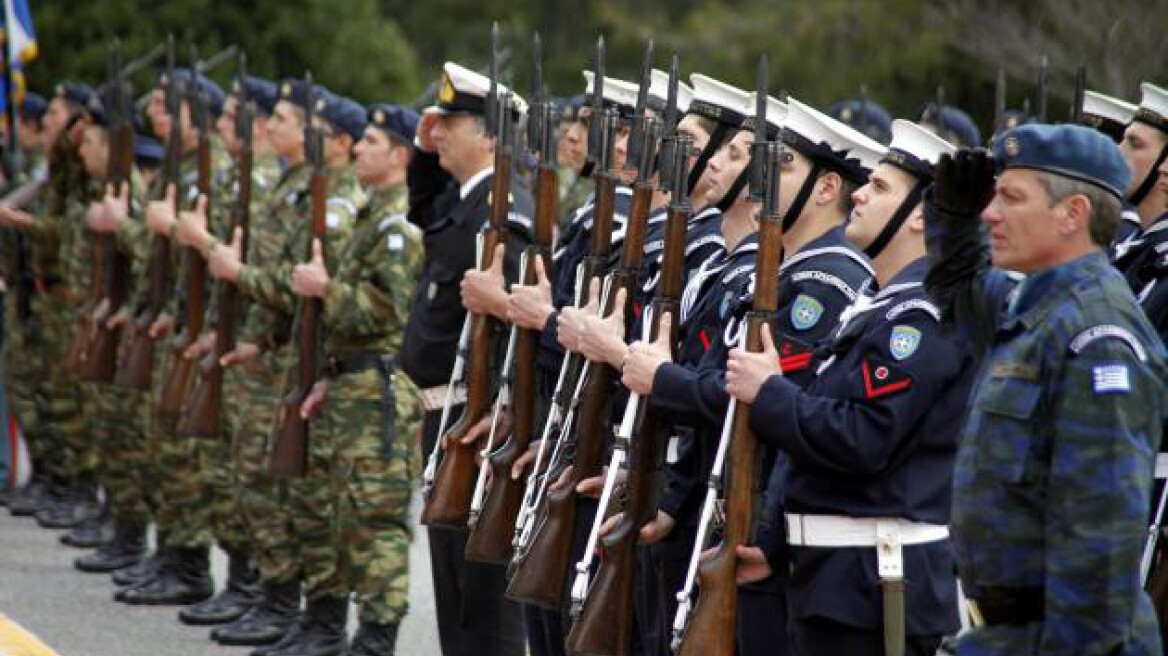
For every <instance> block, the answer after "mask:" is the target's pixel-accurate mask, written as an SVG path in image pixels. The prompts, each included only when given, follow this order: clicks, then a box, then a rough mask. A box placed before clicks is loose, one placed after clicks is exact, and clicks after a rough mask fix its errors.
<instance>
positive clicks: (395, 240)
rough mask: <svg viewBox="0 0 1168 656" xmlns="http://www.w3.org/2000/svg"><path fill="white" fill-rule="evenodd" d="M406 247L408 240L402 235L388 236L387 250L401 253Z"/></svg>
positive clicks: (386, 239) (386, 241)
mask: <svg viewBox="0 0 1168 656" xmlns="http://www.w3.org/2000/svg"><path fill="white" fill-rule="evenodd" d="M405 245H406V238H405V237H402V236H401V235H386V236H385V249H386V250H388V251H400V250H401V249H402V248H403V247H405Z"/></svg>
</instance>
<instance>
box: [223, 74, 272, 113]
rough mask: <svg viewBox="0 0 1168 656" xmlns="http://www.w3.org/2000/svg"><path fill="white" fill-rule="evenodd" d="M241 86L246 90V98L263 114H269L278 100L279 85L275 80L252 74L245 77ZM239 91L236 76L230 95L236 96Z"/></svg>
mask: <svg viewBox="0 0 1168 656" xmlns="http://www.w3.org/2000/svg"><path fill="white" fill-rule="evenodd" d="M243 86H244V90H245V91H247V98H248V100H250V101H251V102H253V103H255V106H256V107H257V108H259V110H260V111H261V112H262V113H263V114H264V115H266V116H271V115H272V110H274V109H275V108H276V102H277V101H279V100H280V87H278V86H276V83H275V82H269V81H268V80H265V79H263V78H262V77H255V76H254V75H248V76H247V77H245V78H244V79H243ZM239 91H240V89H239V79H238V78H236V79H235V81H234V82H232V85H231V95H233V96H236V97H238V96H239Z"/></svg>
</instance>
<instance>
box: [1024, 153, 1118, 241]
mask: <svg viewBox="0 0 1168 656" xmlns="http://www.w3.org/2000/svg"><path fill="white" fill-rule="evenodd" d="M1035 175H1036V177H1037V178H1038V182H1039V184H1041V185H1042V188H1043V189H1045V190H1046V196H1047V199H1048V200H1049V205H1050V206H1051V207H1053V206H1054V205H1056V204H1058V203H1061V202H1063V201H1064V200H1066V199H1068V198H1070V197H1071V196H1080V195H1081V196H1086V197H1087V201H1088V202H1089V203H1090V204H1091V218H1090V221H1089V222H1088V224H1087V232H1088V234H1090V236H1091V241H1092V242H1094V243H1095V244H1096V245H1097V246H1100V247H1102V248H1107V247H1108V246H1110V245H1111V242H1112V241H1114V240H1115V232H1116V230H1117V229H1118V228H1119V221H1120V218H1121V213H1122V212H1123V206H1122V205H1121V204H1120V202H1119V199H1118V198H1116V197H1115V195H1114V194H1112V193H1111V192H1109V191H1106V190H1104V189H1103V187H1100V186H1099V185H1095V184H1091V183H1090V182H1084V181H1082V180H1075V179H1074V178H1068V177H1066V176H1062V175H1058V174H1055V173H1049V172H1046V171H1035Z"/></svg>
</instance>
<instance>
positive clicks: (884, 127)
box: [827, 98, 892, 144]
mask: <svg viewBox="0 0 1168 656" xmlns="http://www.w3.org/2000/svg"><path fill="white" fill-rule="evenodd" d="M827 114H828V116H831V117H832V118H834V119H836V120H837V121H840V122H841V123H846V124H847V125H848V126H850V127H852V128H854V129H856V130H859V131H860V132H863V133H864V134H866V135H868V136H869V137H872V138H873V139H875V140H876V141H879V142H880V143H882V144H887V143H888V142H889V141H891V140H892V116H891V115H890V114H889V113H888V110H886V109H884V108H883V107H881V106H880V105H877V104H876V103H874V102H872V101H871V100H869V101H866V102H865V101H861V100H860V99H858V98H857V99H853V100H841V101H840V102H837V103H835V104H834V105H832V106H831V107H829V108H828V110H827Z"/></svg>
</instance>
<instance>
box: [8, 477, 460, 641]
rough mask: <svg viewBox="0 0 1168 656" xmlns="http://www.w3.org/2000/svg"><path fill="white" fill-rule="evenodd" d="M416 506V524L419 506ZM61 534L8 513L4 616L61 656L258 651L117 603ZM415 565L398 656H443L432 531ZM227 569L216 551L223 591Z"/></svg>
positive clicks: (421, 540) (160, 612)
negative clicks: (83, 568)
mask: <svg viewBox="0 0 1168 656" xmlns="http://www.w3.org/2000/svg"><path fill="white" fill-rule="evenodd" d="M414 505H415V513H414V516H415V517H416V516H417V506H418V504H417V500H416V499H415V504H414ZM60 534H61V532H59V531H49V530H45V529H42V528H40V527H38V526H37V524H36V522H35V521H34V520H32V519H19V518H15V517H12V516H11V515H9V514H8V512H7V509H6V508H0V614H4V615H7V616H8V617H9V618H11V619H12V620H14V621H15V622H16V623H18V624H19V625H21V626H22V627H24V628H25V629H27V630H28V631H31V632H32V633H33V634H35V635H36V636H37V637H38V638H40V639H41V640H42V641H43V642H45V643H46V644H47V645H48V646H49V647H51V648H52V649H54V650H55V651H56V652H57V653H58V654H60V656H242V655H243V654H247V653H248V651H249V650H250V649H249V648H244V647H222V646H219V645H218V644H217V643H215V642H212V641H211V640H210V639H209V638H208V637H207V633H208V631H207V629H205V628H199V627H189V626H186V625H184V624H181V623H180V622H179V621H178V619H177V616H176V613H177V609H176V608H174V607H161V608H149V607H141V606H126V605H124V604H120V603H117V602H115V601H113V598H112V596H111V595H112V593H113V590H114V587H113V584H112V583H111V582H110V580H109V577H108V576H104V575H97V574H83V573H81V572H79V571H77V570H75V569H73V566H72V561H73V558H75V557H76V556H77V555H78V554H79V553H82V552H81V551H80V550H77V549H72V548H70V547H66V546H64V545H62V544H60V543H59V542H58V541H57V538H58V536H59V535H60ZM410 565H411V573H410V613H409V616H408V617H407V618H406V620H405V623H404V625H403V626H402V630H401V634H400V636H399V638H398V651H397V653H398V654H399V655H400V656H431V655H435V654H439V653H440V652H439V649H438V635H437V625H436V622H435V616H434V597H433V590H432V587H431V584H430V567H429V566H430V561H429V556H428V554H427V546H426V536H425V532H424V531H418V532H417V533H416V534H415V537H414V542H413V545H412V547H411V551H410ZM226 567H227V563H226V558H225V556H224V555H223V553H222V552H220V551H218V550H216V551H215V552H214V557H213V568H214V575H215V581H216V583H218V584H219V585H220V586H221V585H222V584H223V581H224V580H225V579H226ZM355 615H356V612H355V610H353V609H351V610H350V613H349V617H350V633H352V632H353V631H355V630H356V626H355V624H356V621H355V619H354V618H355ZM0 656H3V655H0Z"/></svg>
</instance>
